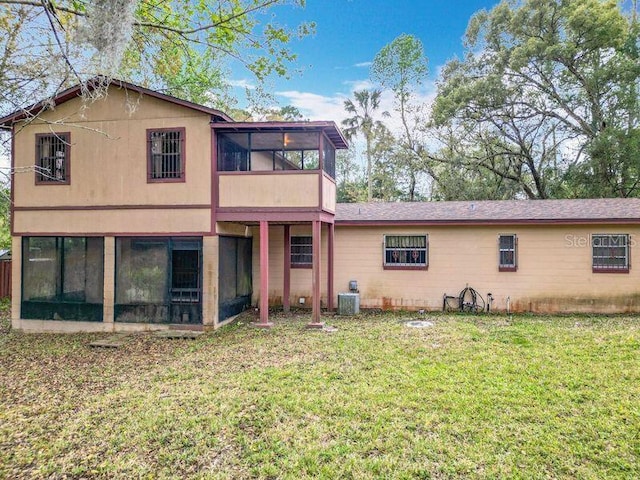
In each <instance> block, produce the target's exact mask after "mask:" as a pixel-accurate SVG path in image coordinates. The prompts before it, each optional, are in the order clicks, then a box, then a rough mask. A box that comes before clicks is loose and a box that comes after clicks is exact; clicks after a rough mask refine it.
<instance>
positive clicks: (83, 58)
mask: <svg viewBox="0 0 640 480" xmlns="http://www.w3.org/2000/svg"><path fill="white" fill-rule="evenodd" d="M304 4H305V0H216V1H213V2H211V1H195V2H194V1H191V0H177V1H172V2H155V1H151V0H105V1H103V2H88V1H85V0H60V1H56V2H39V1H30V0H25V1H14V0H0V32H2V33H3V35H1V36H0V38H1V39H0V67H2V68H0V92H2V93H1V95H2V97H0V111H4V112H5V113H8V112H10V111H13V110H15V109H17V108H19V107H21V106H24V105H26V104H28V103H30V101H32V99H33V98H42V95H43V92H45V93H48V94H55V92H56V91H58V90H59V88H61V87H62V86H66V85H69V84H73V83H78V82H81V81H83V80H86V79H88V78H92V77H94V76H95V75H97V74H100V75H105V76H107V77H112V76H117V77H119V78H122V79H124V80H131V81H134V82H137V83H141V84H143V85H145V86H150V87H152V88H155V89H160V90H164V91H166V92H168V93H171V94H173V95H176V96H179V97H182V98H186V99H189V100H193V101H196V102H200V103H206V104H214V105H215V106H218V107H223V106H226V102H227V101H228V100H229V99H228V97H227V96H226V88H227V85H226V82H225V78H226V74H227V68H228V66H229V62H237V63H241V64H243V65H244V66H246V68H247V69H248V70H249V71H250V72H252V74H253V75H254V76H255V77H256V79H257V80H258V81H263V80H265V79H266V78H268V77H269V76H270V75H281V76H283V75H287V74H288V71H289V65H290V64H291V63H292V62H294V61H295V58H296V56H295V54H293V53H292V52H291V51H290V49H289V48H288V44H289V42H290V41H292V40H293V39H294V38H296V37H302V36H305V35H308V34H309V33H311V32H312V31H313V29H314V25H313V24H312V23H309V24H307V23H305V24H301V25H300V26H299V27H297V28H295V29H289V28H287V27H283V26H281V25H278V24H276V23H274V22H273V21H271V22H270V21H266V22H265V21H264V19H265V17H264V16H263V14H264V13H265V12H266V11H268V10H269V9H271V8H273V7H276V6H279V5H291V6H304ZM36 92H37V94H36Z"/></svg>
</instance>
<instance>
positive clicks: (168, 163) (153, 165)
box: [147, 128, 185, 182]
mask: <svg viewBox="0 0 640 480" xmlns="http://www.w3.org/2000/svg"><path fill="white" fill-rule="evenodd" d="M184 140H185V129H184V128H158V129H155V130H147V158H148V169H147V179H148V181H149V182H184V171H185V168H184V167H185V148H184Z"/></svg>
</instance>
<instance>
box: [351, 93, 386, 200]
mask: <svg viewBox="0 0 640 480" xmlns="http://www.w3.org/2000/svg"><path fill="white" fill-rule="evenodd" d="M380 94H381V92H380V90H371V91H369V90H360V91H357V92H353V97H354V99H355V102H354V100H351V99H348V100H345V101H344V109H345V110H346V111H347V113H349V114H350V115H351V117H349V118H346V119H344V120H343V121H342V125H343V126H344V127H345V130H344V134H345V135H346V137H347V139H352V138H354V137H357V136H358V135H362V136H363V137H364V140H365V145H366V156H367V200H368V201H371V198H372V193H371V192H372V188H373V177H372V175H371V166H372V163H373V159H372V158H371V157H372V156H373V142H374V132H375V130H376V128H379V127H383V123H382V122H381V121H380V120H375V119H374V114H375V112H376V110H378V108H380ZM382 115H383V116H388V115H389V114H388V113H387V112H383V113H382Z"/></svg>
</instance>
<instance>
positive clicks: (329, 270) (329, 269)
mask: <svg viewBox="0 0 640 480" xmlns="http://www.w3.org/2000/svg"><path fill="white" fill-rule="evenodd" d="M328 226H329V232H328V234H327V310H328V311H329V312H333V308H334V305H333V240H334V236H335V228H334V227H335V226H334V224H333V223H330V224H329V225H328Z"/></svg>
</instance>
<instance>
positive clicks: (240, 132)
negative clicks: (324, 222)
mask: <svg viewBox="0 0 640 480" xmlns="http://www.w3.org/2000/svg"><path fill="white" fill-rule="evenodd" d="M213 128H214V131H215V134H216V137H215V138H216V145H217V148H216V160H215V164H216V165H215V166H216V170H217V178H218V189H217V191H218V205H217V207H218V209H225V208H233V209H236V208H246V209H249V208H285V209H286V208H303V209H320V210H325V211H330V212H333V211H334V209H335V180H334V178H335V166H336V148H346V142H345V140H344V137H343V136H342V134H341V133H340V131H339V130H338V129H337V127H336V125H335V124H334V123H333V122H295V123H293V122H291V123H289V122H279V123H245V124H233V123H225V124H219V125H218V124H214V125H213Z"/></svg>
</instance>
